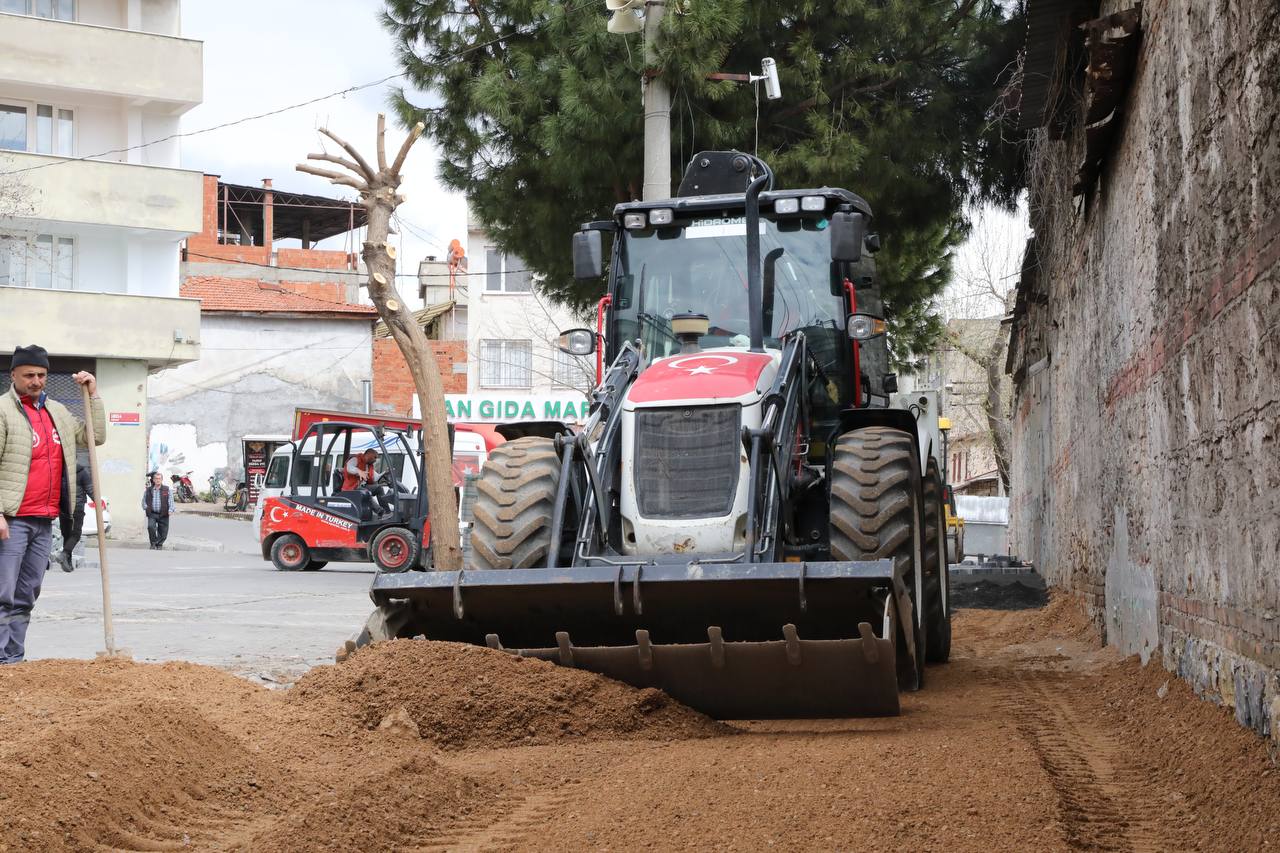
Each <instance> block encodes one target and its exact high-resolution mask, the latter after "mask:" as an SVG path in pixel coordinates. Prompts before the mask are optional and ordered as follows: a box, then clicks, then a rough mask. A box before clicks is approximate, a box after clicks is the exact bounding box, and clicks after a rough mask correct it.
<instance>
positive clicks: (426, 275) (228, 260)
mask: <svg viewBox="0 0 1280 853" xmlns="http://www.w3.org/2000/svg"><path fill="white" fill-rule="evenodd" d="M187 256H188V257H195V258H205V259H207V260H211V261H217V262H219V263H224V264H235V265H237V266H245V267H256V268H258V269H264V270H287V271H289V272H309V273H321V274H323V275H326V276H335V275H339V276H360V277H361V278H367V277H368V273H365V272H361V271H359V270H324V269H315V268H314V267H280V266H275V265H273V264H260V263H257V262H256V261H241V260H236V259H234V258H220V257H218V256H217V255H205V254H202V253H200V252H193V251H191V250H190V249H188V250H187ZM493 272H494V271H493V270H490V271H489V272H486V273H474V275H477V276H478V275H491V274H492V273H493ZM505 272H506V273H518V272H527V273H534V274H536V273H537V272H538V271H537V270H535V269H533V268H532V267H526V268H524V269H518V270H505ZM471 274H472V273H462V275H471ZM395 276H396V278H414V279H422V278H449V277H450V276H456V274H455V273H447V272H427V273H416V272H398V273H396V274H395ZM193 277H199V276H193ZM316 281H323V279H316Z"/></svg>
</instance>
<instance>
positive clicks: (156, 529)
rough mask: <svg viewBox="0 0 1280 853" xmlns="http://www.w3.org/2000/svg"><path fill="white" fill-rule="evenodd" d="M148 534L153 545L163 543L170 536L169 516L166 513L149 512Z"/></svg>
mask: <svg viewBox="0 0 1280 853" xmlns="http://www.w3.org/2000/svg"><path fill="white" fill-rule="evenodd" d="M147 536H148V537H150V539H151V544H152V545H163V544H164V540H165V539H167V538H168V536H169V516H167V515H165V514H164V513H161V514H159V515H156V514H155V513H151V512H149V513H147Z"/></svg>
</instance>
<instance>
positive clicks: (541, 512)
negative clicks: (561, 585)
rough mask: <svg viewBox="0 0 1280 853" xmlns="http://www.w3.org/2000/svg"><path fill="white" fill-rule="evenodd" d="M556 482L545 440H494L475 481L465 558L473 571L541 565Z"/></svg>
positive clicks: (554, 459)
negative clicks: (495, 445)
mask: <svg viewBox="0 0 1280 853" xmlns="http://www.w3.org/2000/svg"><path fill="white" fill-rule="evenodd" d="M559 486H560V457H559V456H557V455H556V448H555V443H554V442H553V441H552V440H551V439H549V438H541V437H536V436H529V437H526V438H517V439H515V440H514V441H508V442H507V443H505V444H500V445H498V446H497V447H495V448H494V449H493V450H491V451H490V452H489V458H488V460H486V461H485V463H484V468H482V469H481V470H480V479H479V480H477V481H476V500H475V503H474V504H472V508H471V514H472V518H473V523H472V527H471V562H472V565H474V567H475V568H477V569H528V568H536V567H540V566H545V565H546V564H547V551H548V549H550V547H551V516H552V513H553V512H554V509H555V502H556V491H557V490H558V489H559Z"/></svg>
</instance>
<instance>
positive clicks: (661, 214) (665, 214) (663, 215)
mask: <svg viewBox="0 0 1280 853" xmlns="http://www.w3.org/2000/svg"><path fill="white" fill-rule="evenodd" d="M673 218H674V217H673V216H672V214H671V208H669V207H660V208H658V209H657V210H651V211H649V224H650V225H670V224H671V220H672V219H673Z"/></svg>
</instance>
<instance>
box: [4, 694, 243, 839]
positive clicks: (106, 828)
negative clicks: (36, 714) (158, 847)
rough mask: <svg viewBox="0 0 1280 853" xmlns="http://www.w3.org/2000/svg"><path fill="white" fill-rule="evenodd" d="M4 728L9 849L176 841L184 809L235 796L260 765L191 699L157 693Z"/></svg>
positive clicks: (184, 831)
mask: <svg viewBox="0 0 1280 853" xmlns="http://www.w3.org/2000/svg"><path fill="white" fill-rule="evenodd" d="M104 698H105V697H104ZM13 734H14V735H15V736H12V737H6V739H5V742H4V745H3V748H2V749H0V767H2V768H3V771H2V772H3V776H4V784H3V786H2V791H3V793H2V794H0V797H3V798H4V803H3V804H2V805H0V808H3V810H4V811H5V812H6V813H7V814H8V815H9V817H8V818H7V819H6V820H5V824H6V825H5V828H4V829H3V830H0V838H3V839H4V840H5V841H7V842H9V843H10V844H11V845H12V846H13V847H15V848H18V849H22V848H27V849H39V848H44V847H54V846H66V847H71V848H76V849H80V848H91V847H93V846H94V845H95V844H99V843H101V844H107V845H110V846H116V847H123V848H133V849H155V848H154V845H153V844H148V843H146V842H143V841H142V840H141V839H149V840H150V841H153V842H154V841H162V842H163V841H168V842H173V843H176V844H178V845H181V844H182V843H183V839H184V836H185V837H186V838H187V840H188V841H189V840H190V826H189V824H190V820H189V819H188V818H189V817H190V816H191V815H192V814H193V813H195V812H199V811H201V810H202V807H203V804H206V803H215V802H216V803H221V804H227V805H230V804H233V803H237V802H239V801H240V800H241V799H242V797H243V795H244V794H243V792H244V791H245V790H246V789H247V786H248V785H250V784H257V782H256V780H257V777H258V776H260V775H261V772H262V769H263V768H261V767H260V766H258V764H257V763H256V762H255V760H254V758H253V756H252V755H250V753H249V751H248V750H247V749H246V748H245V747H244V745H243V744H241V743H240V742H239V741H237V740H235V739H234V738H228V737H227V736H226V734H225V733H224V732H222V731H221V730H219V729H218V728H217V727H216V726H214V725H212V724H211V723H210V722H209V721H208V720H207V719H205V718H204V717H203V716H201V714H200V713H199V712H198V711H197V710H196V709H195V708H194V707H192V706H191V705H188V704H186V703H185V702H179V701H175V700H171V699H164V698H157V699H152V700H149V701H144V700H126V701H123V702H112V701H110V700H109V699H107V701H104V702H103V703H102V704H101V705H100V706H99V708H98V709H97V710H95V711H81V712H77V713H70V714H64V715H57V716H54V717H51V718H50V719H49V720H48V722H47V723H46V724H45V725H43V726H39V727H36V728H26V729H18V730H17V731H16V732H13Z"/></svg>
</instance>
